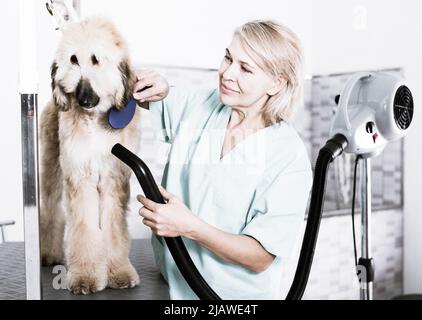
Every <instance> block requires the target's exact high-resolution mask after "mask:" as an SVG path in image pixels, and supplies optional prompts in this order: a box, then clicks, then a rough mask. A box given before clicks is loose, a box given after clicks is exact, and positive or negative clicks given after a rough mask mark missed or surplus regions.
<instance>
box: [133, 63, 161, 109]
mask: <svg viewBox="0 0 422 320" xmlns="http://www.w3.org/2000/svg"><path fill="white" fill-rule="evenodd" d="M136 77H137V79H138V82H136V83H135V86H134V88H133V98H134V99H135V100H137V101H138V102H139V103H140V104H141V103H142V104H143V103H147V102H153V101H160V100H163V99H164V98H165V97H167V95H168V93H169V84H168V82H167V80H166V79H165V78H164V77H163V76H162V75H160V74H159V73H157V72H156V71H154V70H141V71H140V72H138V73H137V74H136Z"/></svg>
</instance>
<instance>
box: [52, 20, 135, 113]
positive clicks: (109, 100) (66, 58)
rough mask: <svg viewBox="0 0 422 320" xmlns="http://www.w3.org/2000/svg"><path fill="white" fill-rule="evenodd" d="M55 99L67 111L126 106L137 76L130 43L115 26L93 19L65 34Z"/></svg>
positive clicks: (54, 79)
mask: <svg viewBox="0 0 422 320" xmlns="http://www.w3.org/2000/svg"><path fill="white" fill-rule="evenodd" d="M51 78H52V90H53V98H54V100H55V103H56V105H57V106H58V107H59V108H61V110H63V111H67V110H69V109H70V108H72V107H75V108H83V109H84V110H86V111H89V112H106V111H108V110H109V109H110V108H111V107H113V106H115V107H116V108H117V109H121V108H123V107H124V106H125V105H126V104H127V102H128V100H129V99H130V97H131V95H132V89H133V85H134V84H135V82H136V76H135V74H134V73H133V71H132V67H131V64H130V61H129V55H128V50H127V47H126V43H125V41H124V40H123V38H122V37H121V35H120V34H119V33H118V31H117V30H116V28H115V27H114V25H113V24H112V23H111V22H109V21H108V20H105V19H102V18H91V19H87V20H84V21H82V22H80V23H75V24H73V25H71V26H69V27H68V28H67V29H66V30H65V31H64V33H63V38H62V40H61V42H60V44H59V48H58V50H57V52H56V56H55V59H54V62H53V65H52V67H51Z"/></svg>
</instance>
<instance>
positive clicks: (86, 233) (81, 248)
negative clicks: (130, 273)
mask: <svg viewBox="0 0 422 320" xmlns="http://www.w3.org/2000/svg"><path fill="white" fill-rule="evenodd" d="M72 178H74V177H72ZM97 183H98V179H97V178H93V177H89V176H87V177H84V178H81V179H80V180H78V181H75V179H71V178H69V177H66V178H65V180H64V188H65V196H66V210H67V221H66V235H65V244H66V252H65V253H66V262H67V267H68V275H67V286H68V288H69V290H70V291H71V292H72V293H74V294H89V293H94V292H97V291H101V290H103V289H104V288H105V287H106V286H107V256H106V250H105V247H104V242H103V232H102V231H101V229H100V225H99V224H100V222H99V211H98V209H99V202H98V201H99V195H98V190H97Z"/></svg>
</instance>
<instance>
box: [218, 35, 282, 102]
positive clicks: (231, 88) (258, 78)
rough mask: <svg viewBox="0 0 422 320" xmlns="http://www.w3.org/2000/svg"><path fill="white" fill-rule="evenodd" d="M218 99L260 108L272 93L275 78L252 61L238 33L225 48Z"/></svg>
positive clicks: (275, 84) (275, 85) (275, 83)
mask: <svg viewBox="0 0 422 320" xmlns="http://www.w3.org/2000/svg"><path fill="white" fill-rule="evenodd" d="M218 74H219V78H220V100H221V101H222V102H223V103H224V104H225V105H227V106H230V107H235V108H239V109H244V108H256V109H257V110H259V109H261V108H262V107H263V106H264V104H265V103H266V102H267V100H268V98H269V96H268V95H273V94H275V93H276V92H277V91H278V90H277V91H275V92H274V90H275V88H276V87H277V84H278V83H277V82H276V81H275V79H274V78H273V77H271V76H270V75H268V74H267V73H266V72H264V70H262V69H261V68H260V67H258V65H257V64H256V63H255V62H254V61H253V59H252V58H251V57H250V56H249V55H248V53H247V52H246V51H245V50H244V49H243V47H242V44H241V42H240V40H239V39H238V37H237V36H234V37H233V40H232V42H231V43H230V45H229V47H228V48H227V49H226V55H225V56H224V58H223V61H222V62H221V66H220V69H219V71H218Z"/></svg>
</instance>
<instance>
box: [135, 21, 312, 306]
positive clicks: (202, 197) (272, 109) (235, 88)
mask: <svg viewBox="0 0 422 320" xmlns="http://www.w3.org/2000/svg"><path fill="white" fill-rule="evenodd" d="M138 79H139V81H138V83H137V84H136V86H135V88H134V91H135V93H134V98H135V99H137V100H138V102H139V103H140V104H141V106H143V107H145V108H149V110H150V112H151V113H152V117H153V121H154V126H156V127H158V128H160V129H161V131H160V138H161V140H162V141H165V142H168V143H171V144H172V147H171V150H170V154H169V159H168V162H167V164H166V166H165V169H164V174H163V180H162V185H163V187H164V188H163V187H162V188H161V193H162V195H163V197H164V198H165V200H166V202H167V203H166V204H158V203H155V202H153V201H151V200H149V199H147V198H145V197H144V196H142V195H139V196H138V200H139V201H140V202H141V203H142V205H143V207H142V208H141V209H140V210H139V213H140V215H141V216H142V217H143V223H144V224H145V225H146V226H148V227H150V228H151V230H152V231H153V233H154V235H153V237H152V244H153V248H154V253H155V258H156V262H157V265H158V266H159V267H160V268H161V272H162V273H163V275H164V277H165V279H166V280H167V281H168V284H169V290H170V297H171V298H172V299H196V298H197V297H196V295H195V294H194V293H193V291H192V290H191V289H190V288H189V286H188V285H187V283H186V282H185V280H184V279H183V277H182V276H181V274H180V272H179V270H178V269H177V267H176V265H175V263H174V260H173V259H172V257H171V255H170V253H169V251H168V249H167V247H166V245H165V242H164V241H163V239H162V238H161V237H176V236H182V237H183V240H184V243H185V245H186V247H187V249H188V251H189V253H190V255H191V257H192V259H193V261H194V262H195V265H196V266H197V268H198V269H199V271H200V272H201V274H202V275H203V277H204V278H205V280H206V281H207V282H208V283H209V284H210V286H211V287H212V288H213V289H214V290H215V291H216V293H217V294H219V295H220V296H221V297H222V298H223V299H280V298H281V288H280V284H281V283H280V282H281V276H282V270H283V265H284V263H285V261H286V260H287V259H288V258H289V256H290V254H291V252H292V249H293V247H294V246H295V244H296V243H297V241H298V238H299V235H300V229H301V226H302V223H303V221H304V214H305V210H306V205H307V200H308V196H309V191H310V188H311V184H312V171H311V166H310V162H309V158H308V156H307V153H306V149H305V146H304V144H303V142H302V141H301V139H300V137H299V136H298V134H297V133H296V131H295V130H294V128H293V127H292V126H291V125H290V124H289V122H288V120H289V119H290V118H291V116H292V113H293V111H294V109H295V108H296V106H297V104H298V100H299V98H300V95H301V86H302V51H301V46H300V43H299V40H298V38H297V37H296V35H295V34H293V33H292V32H291V31H290V30H289V29H287V28H286V27H284V26H281V25H279V24H277V23H275V22H272V21H253V22H249V23H246V24H244V25H243V26H241V27H240V28H239V29H238V30H236V31H235V34H234V37H233V40H232V42H231V43H230V45H229V47H228V48H227V49H226V54H225V56H224V59H223V61H222V63H221V67H220V69H219V90H212V91H208V92H193V93H186V92H182V91H179V90H178V89H177V88H173V87H171V88H169V85H168V84H167V81H166V80H165V79H164V78H162V77H161V76H159V75H158V74H157V73H155V72H154V71H147V72H143V73H141V74H140V75H138ZM146 87H147V88H148V87H149V88H148V89H146V90H144V91H142V92H138V91H139V90H141V89H143V88H146Z"/></svg>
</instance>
